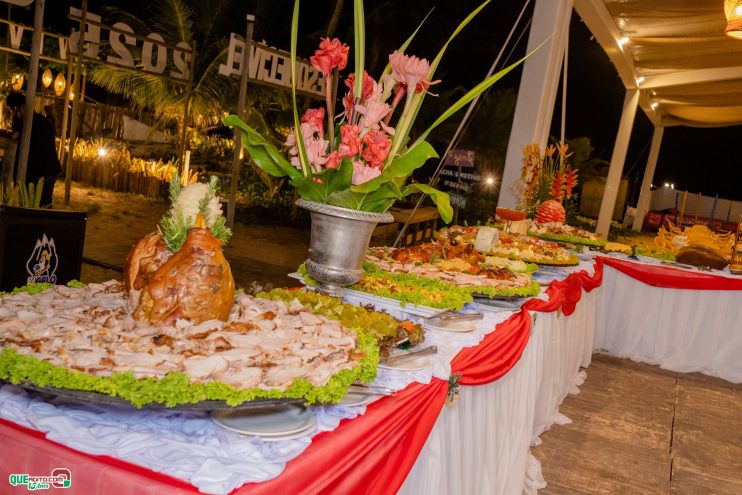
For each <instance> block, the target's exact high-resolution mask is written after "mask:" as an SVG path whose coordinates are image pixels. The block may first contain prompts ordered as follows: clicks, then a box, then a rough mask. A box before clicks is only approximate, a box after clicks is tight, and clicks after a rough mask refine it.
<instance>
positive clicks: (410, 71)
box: [389, 50, 430, 91]
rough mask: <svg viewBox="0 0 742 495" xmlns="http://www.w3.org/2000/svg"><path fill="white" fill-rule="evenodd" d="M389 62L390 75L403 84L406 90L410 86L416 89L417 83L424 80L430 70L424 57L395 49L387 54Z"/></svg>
mask: <svg viewBox="0 0 742 495" xmlns="http://www.w3.org/2000/svg"><path fill="white" fill-rule="evenodd" d="M389 63H390V64H391V66H392V76H393V77H394V79H395V80H396V81H397V82H398V83H401V84H405V85H406V86H407V91H412V89H411V88H415V90H416V89H417V83H419V82H420V81H424V80H425V78H426V77H427V76H428V72H430V64H429V63H428V61H427V60H426V59H424V58H417V57H415V56H410V55H405V54H404V53H400V52H399V51H397V50H395V51H394V53H392V54H391V55H389ZM429 84H430V83H428V85H429Z"/></svg>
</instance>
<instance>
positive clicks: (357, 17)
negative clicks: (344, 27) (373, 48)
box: [297, 0, 366, 98]
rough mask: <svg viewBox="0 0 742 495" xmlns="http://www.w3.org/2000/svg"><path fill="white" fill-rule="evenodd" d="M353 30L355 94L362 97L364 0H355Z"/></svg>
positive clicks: (364, 29)
mask: <svg viewBox="0 0 742 495" xmlns="http://www.w3.org/2000/svg"><path fill="white" fill-rule="evenodd" d="M297 2H298V0H297ZM353 32H354V48H355V62H356V81H355V88H354V89H353V94H354V95H356V98H360V96H361V94H363V69H364V67H363V66H364V63H365V57H366V21H365V19H364V14H363V0H354V2H353Z"/></svg>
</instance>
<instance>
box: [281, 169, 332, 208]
mask: <svg viewBox="0 0 742 495" xmlns="http://www.w3.org/2000/svg"><path fill="white" fill-rule="evenodd" d="M289 184H291V185H292V186H294V187H295V188H296V192H298V193H299V196H301V197H302V198H304V199H306V200H308V201H315V202H317V203H325V202H326V200H327V183H326V182H323V183H322V184H318V183H317V182H315V181H314V177H313V176H311V175H309V176H307V177H299V178H298V179H294V180H292V181H291V182H289Z"/></svg>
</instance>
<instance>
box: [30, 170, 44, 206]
mask: <svg viewBox="0 0 742 495" xmlns="http://www.w3.org/2000/svg"><path fill="white" fill-rule="evenodd" d="M43 190H44V178H43V177H42V178H41V179H39V182H38V183H37V184H36V196H34V198H33V204H32V205H31V207H32V208H39V207H41V193H42V191H43Z"/></svg>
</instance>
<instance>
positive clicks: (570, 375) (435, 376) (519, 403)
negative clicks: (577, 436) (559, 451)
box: [0, 257, 742, 495]
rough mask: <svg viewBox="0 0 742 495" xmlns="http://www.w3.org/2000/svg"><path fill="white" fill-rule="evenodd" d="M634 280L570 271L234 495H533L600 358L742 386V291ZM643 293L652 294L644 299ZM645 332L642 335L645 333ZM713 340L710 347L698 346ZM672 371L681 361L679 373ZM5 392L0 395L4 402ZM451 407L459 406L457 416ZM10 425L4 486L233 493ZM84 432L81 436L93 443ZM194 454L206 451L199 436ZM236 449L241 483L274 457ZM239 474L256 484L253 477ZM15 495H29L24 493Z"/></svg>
mask: <svg viewBox="0 0 742 495" xmlns="http://www.w3.org/2000/svg"><path fill="white" fill-rule="evenodd" d="M619 265H620V267H619ZM627 266H628V267H629V268H626V267H627ZM632 267H633V268H634V269H635V270H636V271H637V272H639V273H642V274H645V273H647V271H648V269H647V268H646V267H645V266H643V265H642V266H640V267H638V269H637V264H636V263H635V262H631V261H627V260H625V259H624V260H617V259H611V258H602V257H598V258H595V259H594V260H591V261H584V262H583V263H582V264H581V265H580V267H576V268H575V269H564V270H562V271H561V272H562V274H561V276H558V277H555V278H556V279H555V280H554V281H553V282H551V283H550V284H549V285H548V287H546V288H545V290H544V291H543V292H542V294H541V296H539V297H537V298H532V299H530V300H528V301H526V303H525V304H524V305H523V307H522V308H521V310H518V311H513V312H507V311H504V312H494V313H492V315H490V316H488V317H487V319H486V320H485V321H486V322H488V323H489V324H491V326H492V328H490V329H489V330H488V331H487V332H488V333H487V332H485V333H483V334H482V336H481V341H479V342H478V343H474V344H469V345H468V346H463V347H461V348H460V347H455V346H454V347H451V348H447V347H446V346H445V344H444V343H443V342H442V341H441V342H438V344H442V345H439V354H441V355H442V356H441V357H446V359H438V360H436V362H435V363H434V366H433V371H432V373H429V374H427V375H425V374H414V373H412V374H409V375H411V376H410V377H407V378H406V380H407V382H401V383H402V385H400V387H401V390H400V391H399V392H398V393H397V394H396V395H395V396H393V397H386V398H382V399H380V400H378V401H376V402H374V403H372V404H370V405H368V406H366V407H362V408H358V410H357V411H356V412H355V413H353V414H347V413H345V414H344V415H343V416H342V417H343V418H345V419H342V420H338V421H337V422H335V424H333V423H332V421H330V420H326V421H324V422H323V424H325V423H326V424H328V425H329V426H327V429H326V431H322V432H320V433H317V434H315V435H314V436H313V437H312V438H311V441H310V440H309V439H308V438H307V439H304V440H306V441H305V443H301V442H299V443H298V444H296V443H294V444H292V446H291V448H290V449H289V448H288V447H286V451H285V452H275V451H274V452H270V454H271V455H273V456H274V457H273V458H280V457H281V455H283V456H284V458H285V459H287V460H288V459H290V460H288V462H285V463H277V464H276V469H277V470H278V471H277V472H276V473H275V474H274V475H272V476H271V477H272V479H268V477H267V476H269V475H266V474H265V472H262V471H261V474H260V476H264V478H263V479H266V480H267V481H263V482H258V483H248V484H244V485H242V483H239V484H236V485H235V486H239V485H242V486H241V487H240V488H237V489H235V490H233V491H231V493H237V494H242V493H395V492H400V493H441V494H446V493H495V494H513V495H517V494H519V493H522V492H525V493H535V491H536V490H537V489H538V488H542V487H543V486H545V483H544V480H543V478H542V477H541V473H540V466H539V464H538V461H536V459H535V458H533V456H532V455H531V454H530V450H529V449H530V446H531V445H533V444H537V443H538V441H539V440H538V436H539V435H540V434H541V433H543V431H545V430H546V429H548V428H549V427H550V426H551V425H552V424H553V423H555V422H556V423H564V422H567V421H569V420H568V418H565V417H564V416H562V415H560V414H559V412H558V406H559V404H560V403H561V402H562V400H563V399H564V397H565V396H566V395H567V394H568V393H570V392H572V393H575V392H578V389H577V387H578V386H579V384H581V383H582V380H584V377H585V374H584V372H582V371H580V367H586V366H588V365H589V363H590V357H591V354H592V350H593V349H594V348H597V349H605V350H608V351H610V352H612V353H615V354H619V355H626V356H628V357H632V358H635V359H639V360H643V361H650V362H652V360H653V359H656V360H657V361H655V362H661V364H663V365H667V366H670V367H672V366H675V365H676V364H678V365H682V364H683V361H680V360H682V359H689V362H690V363H691V364H690V365H689V366H690V367H693V370H698V371H703V372H707V373H709V374H717V375H718V376H725V377H729V378H728V379H732V381H734V379H735V377H737V378H736V381H740V379H739V378H738V377H739V373H740V367H739V365H738V364H737V365H736V367H735V363H734V361H733V357H734V356H738V355H739V354H740V350H742V344H741V343H740V339H742V336H740V335H736V336H735V335H733V333H734V331H733V330H734V329H735V328H736V327H738V326H739V324H738V322H739V321H742V313H740V311H742V310H741V309H740V308H742V304H739V303H740V302H742V301H741V300H740V299H739V298H740V296H742V291H740V290H739V289H741V288H742V287H740V286H739V285H740V284H742V283H741V282H740V280H739V279H738V278H724V280H722V281H719V280H707V278H708V277H713V278H714V279H721V278H723V277H718V276H714V275H707V274H704V273H698V272H692V276H690V278H694V277H695V276H697V279H698V280H702V281H703V282H702V283H703V284H713V283H717V282H718V283H719V284H722V285H724V289H722V290H715V289H712V288H709V286H707V285H703V290H701V291H697V290H694V291H690V290H688V289H673V288H668V287H666V286H665V285H662V284H667V283H670V282H668V281H667V280H669V279H672V278H673V276H676V277H677V279H678V280H680V279H682V280H684V281H685V282H682V283H687V279H688V277H689V275H688V274H687V273H678V272H679V270H677V269H675V268H668V267H662V266H656V265H654V266H653V268H654V269H658V270H660V271H659V272H657V274H658V275H662V277H660V278H654V279H653V280H655V282H656V284H657V285H655V284H652V285H648V284H646V283H645V282H643V281H641V280H637V279H635V278H633V277H632V276H631V275H626V274H625V272H624V271H622V270H621V268H624V269H625V270H630V269H631V268H632ZM667 270H669V271H667ZM635 275H636V274H635ZM636 276H637V277H640V275H636ZM641 276H642V277H643V276H644V275H641ZM658 280H660V281H659V282H658ZM673 283H681V282H677V281H676V282H673ZM601 284H602V287H601V288H600V289H599V290H593V289H596V288H597V287H599V286H601ZM641 290H643V291H645V293H644V294H643V295H639V293H640V291H641ZM677 291H681V293H678V292H677ZM710 291H713V294H711V295H713V296H714V298H713V299H714V300H715V301H717V302H716V303H714V305H713V306H709V305H710V304H711V303H712V302H713V301H712V299H711V297H710V295H709V294H706V292H710ZM694 294H698V296H699V297H704V298H705V297H707V296H709V299H708V300H706V301H699V302H698V303H695V304H697V306H696V308H697V309H699V310H700V309H702V308H704V307H706V309H704V311H706V313H704V314H702V315H699V316H697V317H696V316H693V315H694V309H693V308H694V306H691V304H694V303H693V301H692V296H693V295H694ZM653 298H655V299H653ZM673 298H680V299H676V300H675V302H674V303H673V305H672V306H671V308H679V307H683V306H685V307H688V308H690V309H688V310H687V311H686V312H685V313H681V314H679V315H677V317H676V318H675V319H673V318H669V316H668V315H670V314H671V313H673V311H671V310H670V309H667V310H665V309H663V308H664V306H666V305H669V304H670V303H669V302H668V301H670V300H672V299H673ZM734 301H736V302H737V304H734ZM653 304H659V306H653ZM629 307H630V308H631V311H627V308H629ZM709 307H710V308H711V309H708V308H709ZM678 311H679V310H675V313H677V312H678ZM653 312H660V313H661V315H662V316H656V315H653ZM673 314H674V313H673ZM632 318H643V320H642V321H636V322H635V321H634V320H632ZM694 318H695V319H694ZM705 318H713V319H712V320H706V319H705ZM659 321H662V322H666V323H667V324H666V325H665V326H664V327H662V326H661V327H660V330H661V332H668V331H670V330H671V329H673V328H675V329H676V331H677V329H683V328H684V325H685V324H686V323H687V324H688V326H690V327H693V329H692V330H688V333H687V334H684V335H687V337H688V339H689V340H688V343H687V345H685V346H679V345H674V344H673V343H674V342H678V340H679V339H677V338H675V339H672V340H671V339H670V338H668V335H669V334H665V335H664V336H663V337H661V338H655V337H653V333H652V331H651V330H652V328H656V327H657V325H658V322H659ZM681 321H683V325H680V323H679V322H681ZM642 322H643V323H644V324H645V327H644V330H640V329H639V328H638V327H639V323H642ZM646 325H648V326H646ZM652 325H654V326H652ZM735 325H736V327H735ZM703 329H705V332H706V334H705V335H704V334H702V333H700V332H701V330H703ZM492 330H494V331H492ZM431 333H432V332H431ZM737 333H738V332H737ZM709 334H711V335H709ZM656 335H660V333H659V332H657V333H656ZM735 337H736V338H735ZM431 338H434V337H433V336H431ZM438 338H440V336H439V337H438ZM730 339H731V340H730ZM647 342H650V343H651V345H648V344H647ZM661 344H662V345H661ZM458 345H461V343H459V344H458ZM441 349H442V350H441ZM632 349H634V350H633V351H632ZM637 349H638V351H637ZM647 349H649V350H650V351H653V352H649V351H647ZM700 350H704V351H707V352H705V353H701V352H700ZM449 356H450V357H449ZM673 359H674V360H676V361H678V362H677V363H674V364H673V363H672V362H671V361H672V360H673ZM735 373H736V374H735ZM448 376H453V377H455V378H456V379H457V380H458V383H459V384H460V385H459V387H458V397H456V395H457V394H456V393H455V392H456V386H455V385H454V386H453V387H451V385H449V381H447V380H446V379H445V377H448ZM452 381H456V380H452ZM9 387H10V386H6V387H5V388H4V389H0V392H4V393H7V392H8V390H7V389H8V388H9ZM452 389H453V390H452ZM450 392H451V393H450ZM13 393H14V392H13ZM24 393H25V392H24ZM447 398H450V399H452V400H451V401H450V403H447ZM325 414H326V415H331V414H330V413H325ZM356 415H357V417H354V416H356ZM8 417H9V416H8V412H7V411H5V410H4V409H3V404H2V403H1V402H0V418H6V419H0V444H1V445H3V448H2V449H0V479H4V480H7V479H8V477H7V476H8V475H9V474H11V473H32V474H46V473H48V472H50V471H51V469H53V468H55V467H60V466H64V467H67V468H69V469H71V471H72V474H73V477H74V483H73V488H74V490H72V491H70V493H85V494H89V493H102V492H104V491H105V492H106V494H107V495H117V494H134V493H137V494H141V493H145V494H146V493H151V494H155V493H198V492H199V490H198V489H196V488H195V486H194V485H197V486H199V487H200V488H201V490H202V491H204V492H208V493H220V491H219V490H217V489H216V487H222V491H221V492H223V493H226V492H227V491H229V490H226V491H225V490H223V487H224V485H223V484H221V485H220V484H219V483H216V482H215V480H218V479H222V478H224V474H225V471H229V469H230V467H229V466H225V464H224V463H217V462H213V463H212V462H210V461H209V460H207V461H206V462H204V465H203V466H201V469H199V471H198V472H197V473H195V475H193V476H192V477H190V478H188V477H184V475H178V476H176V475H173V476H171V475H168V474H163V473H160V472H155V471H154V470H152V469H148V468H145V467H142V466H140V465H138V464H139V462H127V461H126V460H122V458H125V459H140V458H142V452H139V451H137V448H136V447H135V446H134V443H133V442H131V445H132V446H131V447H129V450H128V451H127V450H126V448H124V449H123V450H121V449H120V450H119V451H118V452H119V454H118V455H116V456H108V455H105V454H106V453H107V452H106V451H105V449H102V448H99V449H95V448H91V446H90V444H89V443H88V444H87V445H83V443H75V440H74V437H75V431H73V432H72V433H71V434H70V435H69V438H68V439H61V438H59V437H58V436H55V435H49V434H46V435H45V433H42V432H47V431H50V428H51V426H50V425H51V424H52V423H55V421H53V419H54V417H53V416H50V418H51V419H50V420H49V421H47V422H42V423H41V424H28V425H26V426H23V425H22V424H20V423H22V422H23V421H22V419H23V418H21V419H20V420H17V421H8V420H7V418H8ZM76 427H77V428H79V431H77V433H79V434H80V435H84V434H88V435H89V434H90V431H86V430H84V428H82V427H81V426H80V425H76ZM45 436H47V438H45ZM93 436H94V435H93ZM50 438H51V439H50ZM54 440H57V441H54ZM93 440H94V438H93ZM191 441H192V442H205V443H204V448H206V447H208V446H209V443H208V441H204V440H203V439H201V437H198V435H194V436H193V438H192V439H191ZM230 441H231V442H232V443H233V444H234V443H239V442H243V443H244V444H245V446H244V449H245V450H244V452H245V454H244V456H245V459H244V460H245V463H247V464H245V463H243V464H236V465H235V466H234V468H233V469H234V470H237V471H240V470H242V471H246V470H249V468H250V466H249V463H248V462H247V461H249V460H250V459H251V458H257V454H258V453H262V454H265V452H264V450H265V449H263V450H262V451H261V450H260V448H258V449H257V450H256V449H255V442H254V441H253V440H248V439H239V438H236V439H231V440H230ZM58 442H59V443H58ZM184 442H188V438H186V439H184ZM62 443H65V444H67V445H73V446H74V447H75V449H74V450H73V449H71V448H69V447H67V446H64V445H62ZM103 443H104V442H103V441H102V439H101V445H102V444H103ZM124 443H126V442H124ZM281 444H282V443H277V444H274V445H275V446H274V447H273V449H274V450H275V449H278V450H280V449H281V448H282V447H281V446H280V445H281ZM232 446H234V445H232ZM124 447H126V446H124ZM248 447H250V448H248ZM251 449H252V450H251ZM292 449H293V450H292ZM82 451H87V452H88V453H83V452H82ZM145 454H146V455H149V456H150V457H154V456H158V455H160V456H165V461H167V460H168V459H171V462H172V464H178V463H179V462H183V463H185V461H186V459H185V457H184V455H181V456H180V458H178V456H176V455H171V456H170V457H168V453H167V452H163V451H159V452H158V451H157V449H151V451H150V452H146V453H145ZM146 455H145V456H144V457H145V458H146ZM276 456H277V457H276ZM160 460H162V459H160ZM246 466H247V467H246ZM261 467H262V466H261ZM268 471H270V470H268ZM281 471H282V472H281ZM173 472H176V470H175V469H174V468H173ZM279 473H280V474H279ZM171 474H172V473H171ZM241 474H242V475H243V476H245V477H247V478H249V475H251V474H255V473H247V474H245V473H244V472H241ZM186 479H188V480H189V481H190V482H186V481H185V480H186ZM253 479H254V478H253ZM210 481H214V483H211V484H210ZM8 488H9V487H8ZM16 490H19V491H18V493H21V491H22V490H25V488H18V487H17V488H16ZM10 493H15V492H14V491H11V492H10Z"/></svg>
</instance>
